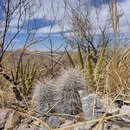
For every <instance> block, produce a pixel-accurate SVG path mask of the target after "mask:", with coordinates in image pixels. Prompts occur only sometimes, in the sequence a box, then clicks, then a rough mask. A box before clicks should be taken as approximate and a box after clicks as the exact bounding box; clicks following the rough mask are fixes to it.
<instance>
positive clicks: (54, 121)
mask: <svg viewBox="0 0 130 130" xmlns="http://www.w3.org/2000/svg"><path fill="white" fill-rule="evenodd" d="M47 123H48V125H49V127H51V128H59V127H60V125H61V121H60V119H59V118H58V117H57V116H51V117H49V119H48V122H47Z"/></svg>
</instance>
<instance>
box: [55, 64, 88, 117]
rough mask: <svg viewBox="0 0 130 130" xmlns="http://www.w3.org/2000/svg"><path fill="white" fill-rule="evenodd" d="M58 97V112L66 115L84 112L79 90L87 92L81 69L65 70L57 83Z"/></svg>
mask: <svg viewBox="0 0 130 130" xmlns="http://www.w3.org/2000/svg"><path fill="white" fill-rule="evenodd" d="M56 84H57V85H56V86H57V97H58V99H59V103H58V105H57V111H58V112H59V113H65V114H72V115H75V114H78V113H80V112H82V104H81V100H80V95H79V93H78V91H79V90H85V89H86V87H85V81H84V78H83V75H82V74H81V71H80V69H79V68H78V67H77V68H69V69H67V70H63V71H62V73H61V75H60V76H59V78H58V79H57V81H56Z"/></svg>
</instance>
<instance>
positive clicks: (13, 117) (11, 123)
mask: <svg viewBox="0 0 130 130" xmlns="http://www.w3.org/2000/svg"><path fill="white" fill-rule="evenodd" d="M20 122H21V115H20V114H19V113H18V112H16V111H13V112H12V113H11V114H10V115H9V117H8V119H7V122H6V124H5V130H9V129H13V128H15V127H16V126H18V124H19V123H20Z"/></svg>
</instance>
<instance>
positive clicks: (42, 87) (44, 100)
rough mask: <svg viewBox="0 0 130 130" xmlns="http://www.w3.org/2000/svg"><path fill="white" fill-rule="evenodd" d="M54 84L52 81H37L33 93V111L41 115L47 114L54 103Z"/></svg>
mask: <svg viewBox="0 0 130 130" xmlns="http://www.w3.org/2000/svg"><path fill="white" fill-rule="evenodd" d="M55 94H56V92H55V83H54V81H53V80H47V81H44V82H43V81H37V83H35V88H34V91H33V106H34V110H35V111H36V112H37V113H39V114H40V115H42V114H43V113H45V112H47V111H48V110H49V109H50V108H51V107H52V105H54V104H53V103H54V102H55V100H56V99H55V98H54V97H55Z"/></svg>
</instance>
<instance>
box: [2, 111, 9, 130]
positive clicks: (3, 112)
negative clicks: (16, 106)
mask: <svg viewBox="0 0 130 130" xmlns="http://www.w3.org/2000/svg"><path fill="white" fill-rule="evenodd" d="M11 111H12V110H11V109H0V129H3V128H4V126H5V123H6V119H7V118H8V116H9V114H10V113H11Z"/></svg>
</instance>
